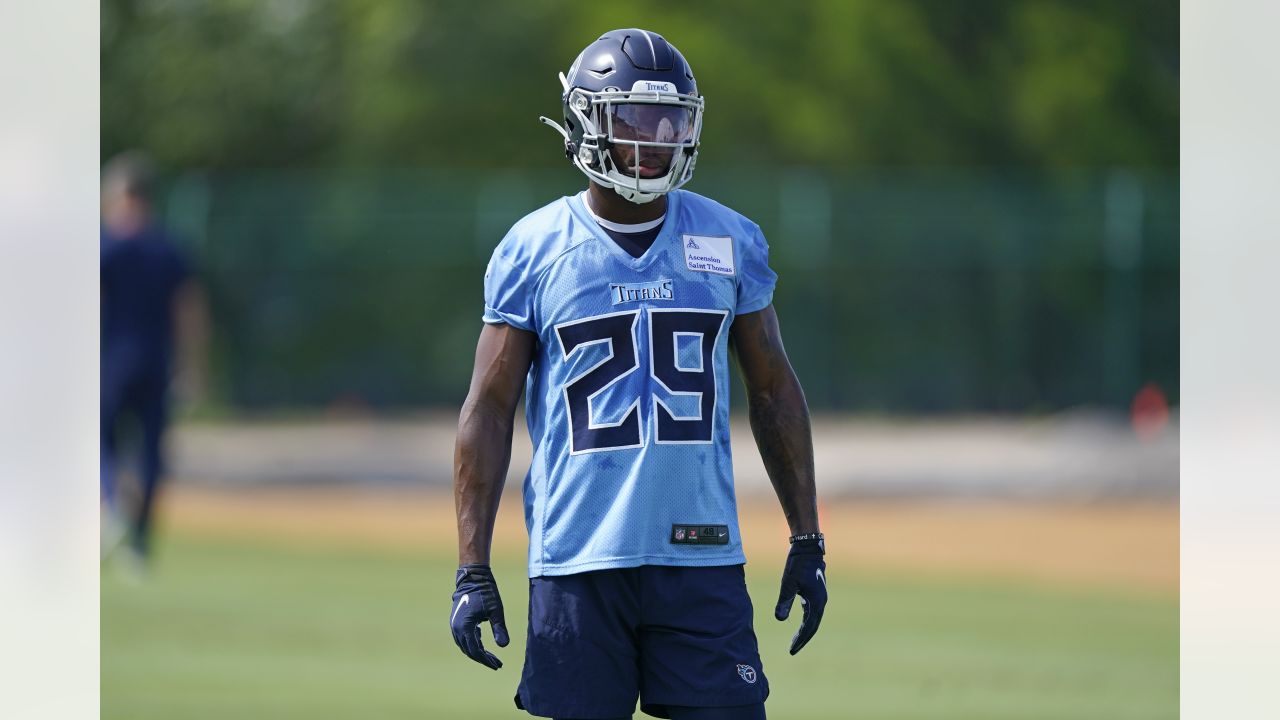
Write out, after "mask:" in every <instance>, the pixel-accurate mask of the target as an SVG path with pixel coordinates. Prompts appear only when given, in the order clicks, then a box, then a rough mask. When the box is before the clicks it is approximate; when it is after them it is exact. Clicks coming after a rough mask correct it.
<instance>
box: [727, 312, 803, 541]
mask: <svg viewBox="0 0 1280 720" xmlns="http://www.w3.org/2000/svg"><path fill="white" fill-rule="evenodd" d="M729 338H730V341H731V342H732V347H733V349H734V354H735V355H736V356H737V358H738V364H739V367H740V368H741V369H742V379H743V382H744V384H745V385H746V388H747V408H748V412H749V414H750V418H751V433H752V434H753V435H754V436H755V439H756V446H757V447H758V448H759V449H760V457H761V459H763V461H764V467H765V470H766V471H767V472H768V473H769V481H770V482H772V483H773V489H774V492H776V493H777V494H778V501H779V502H781V503H782V511H783V513H784V514H785V515H786V516H787V524H788V525H789V526H790V527H791V534H792V535H807V534H811V533H816V532H818V500H817V491H816V490H815V488H814V480H813V438H812V435H811V433H810V430H809V406H808V404H807V403H806V402H805V399H804V390H802V389H801V387H800V381H799V380H798V379H797V378H796V374H795V371H794V370H792V369H791V362H790V361H789V360H788V359H787V352H786V350H785V349H784V348H783V346H782V332H781V331H780V330H779V328H778V315H777V313H775V312H774V310H773V306H772V305H770V306H768V307H766V308H764V309H763V310H760V311H759V312H753V313H748V314H746V315H740V316H738V317H737V318H735V319H734V321H733V327H732V328H731V329H730V335H729Z"/></svg>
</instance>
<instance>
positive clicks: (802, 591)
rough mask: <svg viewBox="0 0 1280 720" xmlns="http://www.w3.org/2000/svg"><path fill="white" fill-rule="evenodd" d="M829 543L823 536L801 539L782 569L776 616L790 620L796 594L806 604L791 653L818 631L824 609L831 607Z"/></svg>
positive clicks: (792, 639)
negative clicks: (827, 561) (828, 570)
mask: <svg viewBox="0 0 1280 720" xmlns="http://www.w3.org/2000/svg"><path fill="white" fill-rule="evenodd" d="M824 554H826V547H825V546H824V545H823V540H822V539H821V538H817V539H810V540H797V541H796V542H794V543H792V545H791V552H790V553H789V554H788V555H787V567H786V568H785V569H784V570H783V571H782V592H781V593H779V594H778V607H776V608H774V611H773V616H774V617H775V618H777V619H779V620H786V619H787V617H788V616H790V615H791V603H792V601H794V600H795V598H796V595H799V596H800V605H801V606H802V607H803V608H804V617H802V618H801V619H800V629H799V630H797V631H796V634H795V636H793V637H792V638H791V654H792V655H795V654H796V653H798V652H800V648H802V647H804V646H805V643H807V642H809V640H810V639H811V638H813V634H814V633H816V632H818V625H820V624H822V612H823V610H825V609H826V607H827V563H826V562H824V561H823V559H822V556H823V555H824Z"/></svg>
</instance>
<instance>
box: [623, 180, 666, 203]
mask: <svg viewBox="0 0 1280 720" xmlns="http://www.w3.org/2000/svg"><path fill="white" fill-rule="evenodd" d="M613 191H614V192H616V193H618V194H619V195H621V196H622V197H623V198H625V199H627V200H629V201H631V202H633V203H635V204H636V205H644V204H645V203H651V202H653V201H654V200H657V199H658V195H657V193H646V192H640V191H639V190H633V189H631V188H624V187H622V186H621V185H617V184H614V185H613Z"/></svg>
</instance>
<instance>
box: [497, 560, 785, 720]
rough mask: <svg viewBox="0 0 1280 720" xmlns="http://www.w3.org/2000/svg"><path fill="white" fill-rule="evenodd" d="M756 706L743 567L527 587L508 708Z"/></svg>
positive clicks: (559, 579)
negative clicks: (523, 639) (525, 631)
mask: <svg viewBox="0 0 1280 720" xmlns="http://www.w3.org/2000/svg"><path fill="white" fill-rule="evenodd" d="M637 695H638V696H639V698H640V706H641V709H643V710H644V712H646V713H648V714H650V715H653V716H655V717H660V718H665V717H669V714H668V712H667V711H666V709H665V708H666V706H668V705H676V706H689V707H736V706H742V705H755V704H758V703H762V702H764V700H765V698H767V697H768V696H769V681H768V680H766V679H765V676H764V669H763V668H762V667H761V666H760V650H759V647H758V646H757V644H756V633H755V629H754V627H753V626H752V622H751V598H750V597H748V596H747V583H746V576H745V574H744V572H743V567H742V565H723V566H717V567H668V566H662V565H643V566H640V567H635V568H624V569H617V570H598V571H595V572H585V573H578V574H576V575H560V576H543V577H536V578H533V579H531V580H530V581H529V640H528V645H527V647H526V649H525V660H524V673H523V675H522V676H521V678H520V689H519V690H518V691H517V693H516V707H518V708H521V709H524V710H528V711H529V712H530V713H531V714H533V715H538V716H542V717H557V718H616V717H629V716H630V715H631V714H632V713H633V712H634V711H635V706H636V697H637Z"/></svg>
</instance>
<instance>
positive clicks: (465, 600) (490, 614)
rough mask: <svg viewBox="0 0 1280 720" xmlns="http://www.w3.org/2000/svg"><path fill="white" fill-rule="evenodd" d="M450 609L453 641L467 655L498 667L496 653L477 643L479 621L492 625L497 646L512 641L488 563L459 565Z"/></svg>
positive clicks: (489, 665)
mask: <svg viewBox="0 0 1280 720" xmlns="http://www.w3.org/2000/svg"><path fill="white" fill-rule="evenodd" d="M454 586H455V588H456V589H455V590H454V591H453V608H452V609H451V610H450V611H449V612H450V613H451V614H450V616H449V628H450V629H451V630H453V641H454V642H455V643H457V644H458V647H459V648H461V650H462V652H463V653H465V654H466V656H467V657H469V658H471V659H472V660H475V661H476V662H478V663H480V664H481V665H484V666H485V667H490V668H493V669H494V670H497V669H498V668H500V667H502V661H501V660H499V659H498V656H497V655H494V654H493V653H491V652H489V651H488V650H485V649H484V645H483V644H481V642H480V623H482V622H485V621H486V620H487V621H489V625H490V626H491V627H492V628H493V640H494V642H496V643H498V647H506V646H507V644H508V643H510V642H511V638H510V636H508V635H507V619H506V616H504V615H503V613H502V597H501V596H500V595H498V583H497V582H495V581H494V579H493V571H492V570H491V569H490V568H489V566H488V565H463V566H462V567H460V568H458V579H457V580H456V581H455V582H454Z"/></svg>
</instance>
